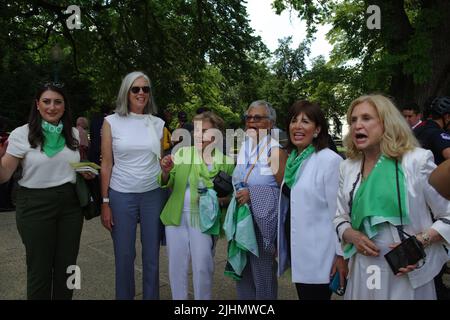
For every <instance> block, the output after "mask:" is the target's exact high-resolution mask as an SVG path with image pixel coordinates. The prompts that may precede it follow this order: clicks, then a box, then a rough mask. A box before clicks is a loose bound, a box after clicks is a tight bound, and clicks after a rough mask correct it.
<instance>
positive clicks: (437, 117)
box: [414, 97, 450, 300]
mask: <svg viewBox="0 0 450 320" xmlns="http://www.w3.org/2000/svg"><path fill="white" fill-rule="evenodd" d="M428 111H429V118H428V119H427V120H425V121H422V122H421V123H420V124H419V125H418V126H417V127H415V128H414V134H415V135H416V137H417V139H418V140H419V142H420V144H421V145H422V147H423V148H425V149H429V150H431V152H433V155H434V162H435V163H436V164H437V165H439V164H440V163H442V162H444V160H446V159H450V134H449V133H448V131H447V130H448V127H449V124H450V97H437V98H435V99H434V100H433V101H432V102H431V106H430V108H429V110H428ZM447 249H448V248H447ZM448 272H449V271H448V268H447V267H446V265H444V267H443V268H442V270H441V272H440V273H439V274H438V275H437V276H436V277H435V278H434V284H435V286H436V294H437V298H438V300H450V289H448V288H446V287H445V285H444V283H443V281H442V277H443V275H444V273H448Z"/></svg>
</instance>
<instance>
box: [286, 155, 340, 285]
mask: <svg viewBox="0 0 450 320" xmlns="http://www.w3.org/2000/svg"><path fill="white" fill-rule="evenodd" d="M341 161H342V158H341V157H340V156H339V155H338V154H336V153H335V152H333V151H331V150H330V149H328V148H326V149H322V150H320V151H319V152H315V153H313V154H312V155H311V157H309V158H308V159H307V160H305V162H304V164H303V165H302V166H301V168H300V169H299V170H298V172H297V176H298V179H297V182H296V183H295V184H294V186H293V187H292V189H291V200H290V205H291V216H290V223H291V228H290V239H291V241H290V242H291V243H290V248H287V242H286V239H285V237H286V234H285V226H284V224H285V221H286V220H285V217H283V216H282V214H280V215H279V217H280V219H279V222H278V235H279V236H278V239H280V241H279V247H278V252H279V255H280V256H283V257H279V259H281V260H283V261H284V260H285V257H284V255H286V253H287V252H286V250H290V256H291V272H292V282H294V283H309V284H325V283H329V282H330V271H331V267H332V265H333V262H334V259H335V256H336V254H339V255H342V251H341V247H340V243H339V241H338V239H337V236H336V232H335V231H334V226H333V218H334V217H335V215H336V206H337V201H336V199H337V191H338V183H339V165H340V163H341ZM280 198H281V197H280ZM281 211H282V210H280V211H279V212H281ZM280 244H281V245H280ZM287 264H289V262H287ZM280 265H281V266H280V267H281V269H280V271H279V273H280V274H281V273H282V272H283V271H284V270H282V269H283V268H284V266H283V265H282V263H280Z"/></svg>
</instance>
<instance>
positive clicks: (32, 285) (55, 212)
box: [0, 84, 93, 299]
mask: <svg viewBox="0 0 450 320" xmlns="http://www.w3.org/2000/svg"><path fill="white" fill-rule="evenodd" d="M71 124H72V119H71V114H70V107H69V104H68V101H67V97H66V95H65V93H64V91H63V89H62V87H61V86H56V85H54V84H46V85H44V86H43V87H42V88H40V89H39V91H38V92H37V94H36V99H35V101H34V103H33V106H32V108H31V112H30V117H29V121H28V123H27V124H25V125H23V126H21V127H18V128H16V129H15V130H13V132H11V135H10V136H9V140H8V143H7V147H6V146H0V182H2V181H6V180H8V179H9V178H10V177H11V175H12V174H13V173H14V171H15V170H16V168H17V167H18V165H19V164H20V165H21V166H22V168H23V173H22V178H21V179H20V180H19V185H20V189H19V190H18V194H17V208H16V221H17V229H18V231H19V234H20V236H21V238H22V242H23V243H24V245H25V250H26V260H27V297H28V299H71V298H72V293H73V292H72V290H71V289H69V288H68V287H67V278H68V276H70V274H67V268H68V267H69V266H71V265H76V261H77V256H78V249H79V245H80V236H81V229H82V226H83V216H82V213H81V208H80V202H79V200H78V197H77V195H76V192H75V182H76V175H75V171H74V170H73V168H72V167H71V166H70V163H72V162H78V161H80V154H79V150H78V147H79V142H78V141H79V140H78V139H79V137H78V130H77V129H76V128H73V127H72V126H71ZM83 176H84V178H86V179H91V178H93V176H92V175H91V174H87V173H84V174H83Z"/></svg>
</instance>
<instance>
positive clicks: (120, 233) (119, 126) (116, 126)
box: [101, 72, 166, 299]
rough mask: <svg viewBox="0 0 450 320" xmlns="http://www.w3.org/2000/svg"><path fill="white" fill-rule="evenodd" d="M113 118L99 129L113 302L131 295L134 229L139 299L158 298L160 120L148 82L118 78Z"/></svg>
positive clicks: (162, 195)
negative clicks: (137, 243)
mask: <svg viewBox="0 0 450 320" xmlns="http://www.w3.org/2000/svg"><path fill="white" fill-rule="evenodd" d="M116 104H117V107H116V110H115V114H113V115H110V116H107V117H106V118H105V121H104V123H103V128H102V143H101V150H102V162H101V192H102V196H103V204H102V215H101V218H102V223H103V226H104V227H105V228H106V229H108V230H109V231H110V232H111V235H112V239H113V244H114V254H115V265H116V299H133V298H134V296H135V284H134V261H135V258H136V253H135V251H136V248H135V240H136V227H137V224H138V223H140V225H141V227H140V230H141V243H142V277H143V279H142V288H143V299H159V244H160V238H161V231H160V230H161V229H160V220H159V215H160V213H161V210H162V208H163V206H164V203H165V200H166V192H165V191H164V190H162V189H161V188H160V187H159V185H158V181H157V177H158V175H159V173H160V171H161V169H160V166H159V159H160V155H161V154H162V150H161V149H162V148H161V146H162V139H163V127H164V121H163V120H161V119H160V118H158V117H155V116H154V115H153V114H156V105H155V102H154V99H153V95H152V91H151V82H150V79H149V78H148V77H147V75H145V74H144V73H142V72H131V73H129V74H128V75H126V77H125V78H124V79H123V81H122V84H121V86H120V90H119V94H118V97H117V102H116Z"/></svg>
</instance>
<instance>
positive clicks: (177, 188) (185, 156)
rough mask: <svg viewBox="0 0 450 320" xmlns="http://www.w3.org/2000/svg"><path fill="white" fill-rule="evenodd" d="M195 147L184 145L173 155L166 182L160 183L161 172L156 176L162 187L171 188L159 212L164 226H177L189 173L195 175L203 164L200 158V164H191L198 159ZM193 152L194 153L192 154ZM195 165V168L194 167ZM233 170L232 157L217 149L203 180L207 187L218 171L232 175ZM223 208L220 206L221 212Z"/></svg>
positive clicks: (210, 184)
mask: <svg viewBox="0 0 450 320" xmlns="http://www.w3.org/2000/svg"><path fill="white" fill-rule="evenodd" d="M194 148H195V147H184V148H181V149H180V150H178V151H177V152H176V154H175V157H174V162H175V166H174V167H173V169H172V170H171V171H170V174H169V180H168V181H167V183H166V184H163V183H162V173H161V174H160V175H159V177H158V182H159V184H160V186H161V187H162V188H170V189H172V193H171V195H170V197H169V199H168V200H167V202H166V205H165V206H164V209H163V211H162V212H161V221H162V223H163V224H164V225H166V226H179V225H180V221H181V213H182V210H183V204H184V196H185V193H186V186H187V182H188V179H189V178H191V179H192V178H193V177H190V175H191V174H195V175H197V178H194V179H196V181H197V179H198V175H199V174H198V171H199V168H200V166H205V164H204V163H203V161H202V160H201V158H200V160H199V161H200V162H201V163H200V164H199V163H197V164H192V162H193V160H192V159H194V158H196V159H199V157H198V156H197V153H196V151H195V149H194ZM194 152H195V154H194ZM195 166H197V168H195ZM233 170H234V161H233V159H232V158H230V157H228V156H225V155H224V154H223V153H221V152H220V151H219V150H217V149H215V150H214V155H213V168H212V170H211V171H206V172H207V173H206V174H207V175H208V179H207V180H206V181H205V183H206V186H207V187H208V188H212V187H213V183H212V180H213V179H214V177H215V176H216V175H217V173H218V172H219V171H224V172H226V173H227V174H229V175H232V173H233ZM204 172H205V171H204ZM224 211H225V208H222V214H223V212H224Z"/></svg>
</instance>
